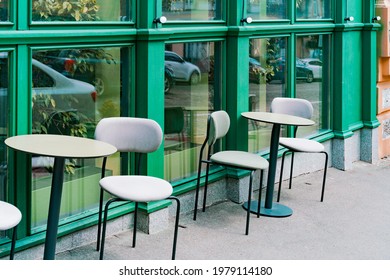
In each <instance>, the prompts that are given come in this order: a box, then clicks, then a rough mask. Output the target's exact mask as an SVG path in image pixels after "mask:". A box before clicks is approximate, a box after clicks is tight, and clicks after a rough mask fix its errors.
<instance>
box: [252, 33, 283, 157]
mask: <svg viewBox="0 0 390 280" xmlns="http://www.w3.org/2000/svg"><path fill="white" fill-rule="evenodd" d="M286 47H287V38H285V37H280V38H263V39H252V40H250V50H249V96H248V97H249V110H250V111H263V112H265V111H267V112H269V108H270V105H271V102H272V100H273V99H274V98H275V97H281V96H286V77H287V70H288V68H287V65H286V62H287V57H286ZM248 124H249V127H248V129H249V143H248V144H249V151H251V152H259V151H262V150H264V149H266V148H267V147H269V141H270V136H271V128H272V127H271V125H267V124H264V123H259V122H254V121H249V122H248Z"/></svg>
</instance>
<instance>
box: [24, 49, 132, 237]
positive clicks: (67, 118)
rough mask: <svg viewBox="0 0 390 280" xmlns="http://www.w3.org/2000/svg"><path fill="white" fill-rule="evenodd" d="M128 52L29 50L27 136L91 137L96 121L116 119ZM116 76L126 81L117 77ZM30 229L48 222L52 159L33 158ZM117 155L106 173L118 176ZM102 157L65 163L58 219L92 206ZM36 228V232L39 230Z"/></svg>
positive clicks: (124, 87)
mask: <svg viewBox="0 0 390 280" xmlns="http://www.w3.org/2000/svg"><path fill="white" fill-rule="evenodd" d="M128 54H129V48H120V47H112V48H110V47H105V48H85V49H51V50H37V51H34V52H33V59H32V67H33V68H32V69H33V71H32V79H33V81H32V84H33V88H32V106H33V107H32V132H33V133H40V134H64V135H73V136H78V137H89V138H93V137H94V131H95V127H96V124H97V122H98V121H99V120H100V119H102V118H105V117H114V116H120V115H121V114H120V108H121V107H120V106H121V99H120V98H121V96H122V95H128V93H127V92H125V93H123V94H122V93H121V91H122V89H126V88H129V86H128V85H125V83H128V81H129V79H128V77H131V75H130V74H129V73H123V72H124V71H122V67H121V66H122V65H124V63H126V65H130V64H131V62H130V61H129V59H128V57H129V56H128ZM121 77H127V78H126V79H122V78H121ZM32 168H33V169H32V176H33V178H32V228H34V227H38V226H40V225H44V224H45V223H46V218H47V209H48V204H47V203H48V198H49V193H50V185H51V173H52V168H53V159H52V158H48V157H42V156H33V157H32ZM120 169H121V166H120V157H119V154H116V155H114V156H111V157H110V158H109V160H108V162H107V171H106V175H107V174H108V175H111V174H120ZM100 176H101V159H84V160H68V161H67V162H66V172H65V177H64V189H63V198H62V205H63V207H62V208H61V218H68V219H69V217H70V216H72V217H74V216H75V215H77V214H82V213H83V212H85V211H88V210H90V209H93V208H95V207H97V205H98V201H99V192H100V190H99V188H98V186H99V183H98V182H99V179H100ZM38 230H39V229H38Z"/></svg>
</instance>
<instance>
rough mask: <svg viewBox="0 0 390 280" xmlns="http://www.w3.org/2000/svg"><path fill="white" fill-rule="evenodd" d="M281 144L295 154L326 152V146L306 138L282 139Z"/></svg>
mask: <svg viewBox="0 0 390 280" xmlns="http://www.w3.org/2000/svg"><path fill="white" fill-rule="evenodd" d="M279 144H280V145H281V146H283V147H286V148H288V149H290V150H292V151H294V152H306V153H320V152H323V151H324V150H325V147H324V145H322V144H321V143H318V142H317V141H314V140H309V139H304V138H286V137H281V138H280V139H279Z"/></svg>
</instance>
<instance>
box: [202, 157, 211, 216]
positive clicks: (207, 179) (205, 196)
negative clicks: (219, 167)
mask: <svg viewBox="0 0 390 280" xmlns="http://www.w3.org/2000/svg"><path fill="white" fill-rule="evenodd" d="M209 170H210V164H209V163H207V165H206V181H205V183H204V193H203V207H202V212H205V211H206V200H207V187H208V184H209Z"/></svg>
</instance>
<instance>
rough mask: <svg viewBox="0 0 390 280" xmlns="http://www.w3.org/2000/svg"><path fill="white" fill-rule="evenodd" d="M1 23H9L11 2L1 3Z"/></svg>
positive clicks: (6, 0)
mask: <svg viewBox="0 0 390 280" xmlns="http://www.w3.org/2000/svg"><path fill="white" fill-rule="evenodd" d="M0 21H9V2H8V0H2V1H0Z"/></svg>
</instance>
